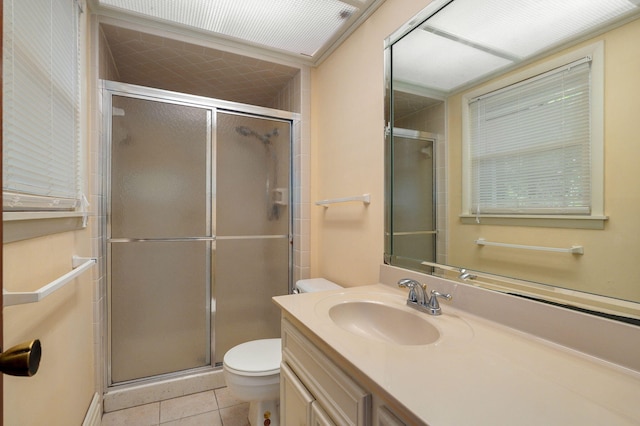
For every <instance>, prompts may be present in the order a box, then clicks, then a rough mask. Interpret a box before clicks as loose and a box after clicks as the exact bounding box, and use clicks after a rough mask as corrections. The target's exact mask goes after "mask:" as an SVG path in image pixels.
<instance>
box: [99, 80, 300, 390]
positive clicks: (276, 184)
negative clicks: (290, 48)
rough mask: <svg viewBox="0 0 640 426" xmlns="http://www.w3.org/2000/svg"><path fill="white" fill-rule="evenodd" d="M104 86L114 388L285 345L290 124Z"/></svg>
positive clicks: (252, 110)
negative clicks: (277, 341)
mask: <svg viewBox="0 0 640 426" xmlns="http://www.w3.org/2000/svg"><path fill="white" fill-rule="evenodd" d="M104 85H105V91H104V92H103V93H104V108H105V112H107V114H105V123H106V124H107V127H106V128H107V140H108V143H107V144H106V145H107V150H106V151H107V152H106V155H105V157H106V159H107V164H106V170H107V173H106V175H107V177H106V185H105V186H106V194H107V200H108V202H107V207H106V229H105V233H106V237H107V238H106V254H107V268H108V269H107V272H108V273H107V275H108V307H107V317H108V319H107V323H108V330H107V335H108V344H107V347H108V363H107V376H108V377H107V384H108V385H109V386H117V385H122V384H131V383H137V382H140V381H141V380H148V379H156V378H166V377H174V376H179V375H181V374H185V373H193V372H197V371H207V370H211V369H213V368H215V367H216V366H219V365H220V364H221V362H222V357H223V356H224V353H225V352H226V351H227V350H228V349H230V348H231V347H233V346H235V345H237V344H239V343H241V342H244V341H248V340H252V339H256V338H266V337H278V336H279V335H280V330H279V312H278V311H277V309H276V308H275V306H274V305H273V303H272V302H271V300H270V299H271V297H272V296H274V295H280V294H286V293H288V292H289V289H290V286H291V249H292V238H291V223H292V220H291V217H292V216H291V214H292V212H291V203H290V181H291V141H292V137H291V128H292V118H291V116H292V115H293V114H290V113H285V112H281V111H276V110H270V109H266V108H259V107H250V106H246V105H241V104H234V103H230V102H224V101H216V100H212V99H206V98H201V97H195V96H190V95H181V94H176V93H173V92H164V91H160V90H155V89H147V88H141V87H137V86H130V85H126V84H120V83H112V82H104Z"/></svg>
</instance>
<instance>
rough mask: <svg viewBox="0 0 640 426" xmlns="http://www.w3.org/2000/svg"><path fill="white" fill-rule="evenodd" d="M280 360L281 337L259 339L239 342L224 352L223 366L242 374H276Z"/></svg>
mask: <svg viewBox="0 0 640 426" xmlns="http://www.w3.org/2000/svg"><path fill="white" fill-rule="evenodd" d="M281 361H282V343H281V339H260V340H252V341H250V342H246V343H241V344H239V345H238V346H234V347H233V348H231V349H229V351H227V353H226V354H224V359H223V361H222V362H223V363H224V366H225V367H227V368H230V369H232V370H236V371H238V372H240V373H241V374H244V375H250V376H266V375H269V374H277V373H278V372H279V371H280V362H281Z"/></svg>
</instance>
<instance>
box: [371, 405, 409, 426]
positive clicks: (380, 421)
mask: <svg viewBox="0 0 640 426" xmlns="http://www.w3.org/2000/svg"><path fill="white" fill-rule="evenodd" d="M373 424H374V426H406V424H405V423H404V422H403V421H402V420H400V419H399V418H397V417H396V416H395V415H394V414H393V413H392V412H391V411H389V410H388V409H387V408H386V407H384V406H379V407H378V409H377V410H376V419H375V422H374V423H373Z"/></svg>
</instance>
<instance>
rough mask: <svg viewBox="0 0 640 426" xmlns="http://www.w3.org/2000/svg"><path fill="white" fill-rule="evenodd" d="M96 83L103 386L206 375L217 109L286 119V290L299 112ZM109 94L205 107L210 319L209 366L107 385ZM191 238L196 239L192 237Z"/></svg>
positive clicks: (210, 294) (212, 350)
mask: <svg viewBox="0 0 640 426" xmlns="http://www.w3.org/2000/svg"><path fill="white" fill-rule="evenodd" d="M100 87H101V92H102V112H103V113H102V119H103V122H102V129H103V133H102V138H101V144H102V147H101V150H100V154H101V159H102V160H101V162H100V165H101V168H102V173H101V175H102V191H101V193H102V195H103V199H104V200H105V201H104V202H103V205H102V209H101V218H102V221H101V231H100V233H101V235H102V236H103V237H102V238H101V246H100V250H101V253H102V254H103V258H104V259H105V260H106V262H105V269H104V272H105V276H106V297H105V298H103V303H102V307H101V309H102V312H104V313H105V314H104V315H103V316H102V324H101V330H102V331H103V333H102V335H103V343H102V347H103V348H104V360H103V362H104V365H105V369H104V378H103V380H104V382H103V383H104V390H105V391H112V390H116V389H125V388H128V387H131V386H136V385H140V384H149V383H158V382H163V381H166V380H169V379H174V378H179V377H184V376H188V375H192V374H197V373H206V372H211V371H217V370H220V369H221V367H220V366H216V365H215V362H214V360H215V309H213V307H215V304H216V300H215V294H214V292H213V289H214V278H215V271H214V262H213V258H214V256H215V251H216V227H215V223H216V197H215V193H216V150H217V136H216V129H217V112H218V111H220V112H223V113H230V114H237V115H241V116H247V117H254V118H260V119H266V120H270V119H271V120H276V121H282V122H288V123H289V126H290V135H289V136H290V137H289V146H290V155H289V160H288V162H287V166H288V176H289V182H288V184H289V194H288V200H287V202H288V205H289V206H290V208H289V209H288V220H287V222H288V242H289V244H288V246H289V253H288V258H289V262H288V286H287V288H288V291H289V293H290V292H291V291H292V288H293V287H292V285H293V284H292V282H293V266H294V257H293V251H294V239H293V220H294V215H295V212H294V204H293V202H292V201H293V198H294V185H293V179H294V176H293V175H294V168H293V157H294V149H293V148H294V143H293V142H294V139H295V135H294V129H295V128H296V124H297V123H299V122H300V115H299V114H297V113H293V112H289V111H283V110H277V109H271V108H266V107H260V106H255V105H248V104H242V103H237V102H231V101H225V100H219V99H213V98H207V97H203V96H197V95H190V94H185V93H179V92H172V91H168V90H163V89H156V88H150V87H144V86H138V85H133V84H128V83H120V82H114V81H108V80H100ZM113 96H123V97H129V98H135V99H141V100H147V101H155V102H162V103H168V104H175V105H181V106H188V107H194V108H201V109H205V110H209V112H208V114H207V116H208V118H210V120H208V122H207V126H208V129H207V138H208V141H207V143H208V147H207V152H208V159H207V173H208V177H207V178H208V182H207V184H206V186H207V220H208V221H209V223H208V224H207V228H210V234H211V237H210V239H209V240H210V241H211V245H210V249H209V250H208V255H209V259H208V262H207V271H206V273H207V281H208V284H209V286H208V288H207V298H208V299H207V301H206V303H207V308H208V309H209V310H210V311H211V316H210V321H209V324H207V327H208V331H209V339H210V345H209V349H210V350H209V354H208V358H209V365H207V366H203V367H196V368H192V369H188V370H181V371H177V372H171V373H166V374H161V375H157V376H151V377H143V378H139V379H134V380H129V381H125V382H118V383H113V382H112V379H111V319H110V306H111V274H110V273H109V271H111V256H110V254H109V253H110V251H109V242H108V238H109V236H110V235H111V231H110V226H111V225H110V223H109V218H110V214H111V144H112V114H113V113H112V111H113V110H112V97H113ZM193 241H196V240H195V239H194V240H193Z"/></svg>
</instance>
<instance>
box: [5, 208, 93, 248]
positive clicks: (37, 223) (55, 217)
mask: <svg viewBox="0 0 640 426" xmlns="http://www.w3.org/2000/svg"><path fill="white" fill-rule="evenodd" d="M83 218H84V214H83V213H82V212H41V211H40V212H4V213H3V214H2V221H3V232H2V234H3V235H2V236H3V243H11V242H14V241H21V240H27V239H30V238H36V237H42V236H45V235H50V234H57V233H59V232H69V231H76V230H79V229H83V228H84V226H83Z"/></svg>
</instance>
